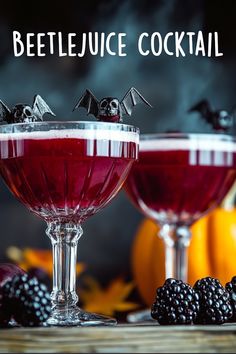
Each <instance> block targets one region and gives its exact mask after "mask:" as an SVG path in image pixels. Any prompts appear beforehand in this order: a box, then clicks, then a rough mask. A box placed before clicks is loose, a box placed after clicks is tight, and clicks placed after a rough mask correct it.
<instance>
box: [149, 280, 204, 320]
mask: <svg viewBox="0 0 236 354" xmlns="http://www.w3.org/2000/svg"><path fill="white" fill-rule="evenodd" d="M198 311H199V297H198V294H197V293H196V292H195V291H194V290H193V288H192V287H191V286H190V285H189V284H186V283H184V282H183V281H182V280H176V279H172V278H170V279H167V280H166V281H165V283H164V285H163V286H162V287H160V288H158V289H157V296H156V300H155V302H154V304H153V305H152V312H151V315H152V317H153V318H154V319H156V320H157V321H158V322H159V323H160V324H166V325H167V324H170V325H175V324H191V323H192V322H193V321H194V320H195V319H196V317H197V313H198Z"/></svg>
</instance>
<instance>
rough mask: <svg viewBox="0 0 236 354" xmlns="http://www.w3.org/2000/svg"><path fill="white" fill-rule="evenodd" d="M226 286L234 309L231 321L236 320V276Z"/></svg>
mask: <svg viewBox="0 0 236 354" xmlns="http://www.w3.org/2000/svg"><path fill="white" fill-rule="evenodd" d="M225 288H226V290H227V291H228V293H229V299H230V303H231V306H232V310H233V316H232V317H231V319H230V322H236V276H234V277H233V278H232V279H231V281H230V282H228V283H227V284H226V285H225Z"/></svg>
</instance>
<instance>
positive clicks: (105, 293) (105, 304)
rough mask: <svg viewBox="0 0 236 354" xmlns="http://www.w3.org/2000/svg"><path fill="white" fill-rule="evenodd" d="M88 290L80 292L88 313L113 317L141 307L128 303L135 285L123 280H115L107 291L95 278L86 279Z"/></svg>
mask: <svg viewBox="0 0 236 354" xmlns="http://www.w3.org/2000/svg"><path fill="white" fill-rule="evenodd" d="M85 283H86V285H87V289H86V290H81V291H80V298H81V300H82V301H83V308H84V309H85V310H86V311H91V312H98V313H102V314H104V315H108V316H112V315H114V313H115V312H116V311H118V312H124V311H129V310H134V309H136V308H137V307H138V306H139V305H137V304H135V303H133V302H129V301H126V299H127V297H128V296H129V294H130V292H131V291H132V289H133V287H134V285H133V283H131V282H130V283H125V282H124V280H123V279H121V278H117V279H115V280H113V281H112V282H111V283H110V284H109V285H108V286H107V287H106V288H105V289H102V288H101V286H100V285H99V283H98V282H97V281H96V280H95V279H93V278H90V277H89V278H86V279H85Z"/></svg>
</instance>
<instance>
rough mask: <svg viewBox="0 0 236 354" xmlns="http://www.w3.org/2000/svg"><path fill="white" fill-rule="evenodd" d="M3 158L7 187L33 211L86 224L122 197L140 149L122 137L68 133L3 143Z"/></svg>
mask: <svg viewBox="0 0 236 354" xmlns="http://www.w3.org/2000/svg"><path fill="white" fill-rule="evenodd" d="M103 134H106V132H105V133H104V132H103ZM0 153H1V161H0V168H1V174H2V176H3V178H4V180H5V182H6V183H7V185H8V186H9V188H10V189H11V191H12V192H13V193H14V195H15V196H16V197H17V198H18V199H19V200H20V201H21V202H22V203H24V204H25V205H26V206H27V207H28V208H29V209H30V210H32V211H33V212H34V213H36V214H38V215H40V216H41V217H43V218H44V219H46V220H50V219H52V220H53V219H55V218H58V217H59V218H63V219H64V220H67V221H71V220H73V221H75V222H81V221H83V220H84V219H85V218H86V217H88V216H89V215H92V214H94V213H95V212H97V211H98V210H99V209H101V208H102V207H104V206H105V205H106V204H107V202H108V201H109V200H110V199H111V198H112V197H113V196H114V195H116V194H117V192H118V191H119V190H120V188H121V187H122V185H123V182H124V180H125V179H126V177H127V174H128V172H129V170H130V167H131V165H132V163H133V161H134V159H135V158H136V157H137V153H138V150H137V144H136V142H135V141H132V139H131V140H130V141H129V140H127V139H126V140H123V141H122V134H121V136H120V140H112V138H111V137H110V138H108V139H106V137H105V136H104V139H98V138H95V139H90V138H89V136H88V138H86V131H83V134H81V132H73V131H71V132H70V131H66V130H63V131H60V132H59V133H58V132H52V131H50V132H45V133H44V132H42V133H39V132H36V133H35V134H34V133H30V134H25V133H24V134H23V133H22V134H17V135H16V136H13V137H12V138H11V139H3V140H1V150H0Z"/></svg>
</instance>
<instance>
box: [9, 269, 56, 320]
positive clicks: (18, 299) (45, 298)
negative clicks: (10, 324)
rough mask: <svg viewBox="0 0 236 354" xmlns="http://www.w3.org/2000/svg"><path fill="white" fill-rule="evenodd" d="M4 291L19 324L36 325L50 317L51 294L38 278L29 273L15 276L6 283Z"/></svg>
mask: <svg viewBox="0 0 236 354" xmlns="http://www.w3.org/2000/svg"><path fill="white" fill-rule="evenodd" d="M3 291H4V293H5V296H6V297H7V298H8V302H9V304H10V306H11V311H12V314H13V317H14V319H15V321H16V322H17V323H18V324H20V325H22V326H29V327H34V326H39V325H41V324H42V323H43V322H45V321H46V320H47V319H48V317H49V315H50V311H51V306H50V304H51V300H50V294H49V293H48V290H47V287H46V286H45V285H44V284H42V283H40V282H39V281H38V280H37V278H31V277H29V276H28V275H27V274H24V275H20V276H15V277H14V278H13V279H12V281H9V282H7V283H6V284H5V285H4V287H3Z"/></svg>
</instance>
